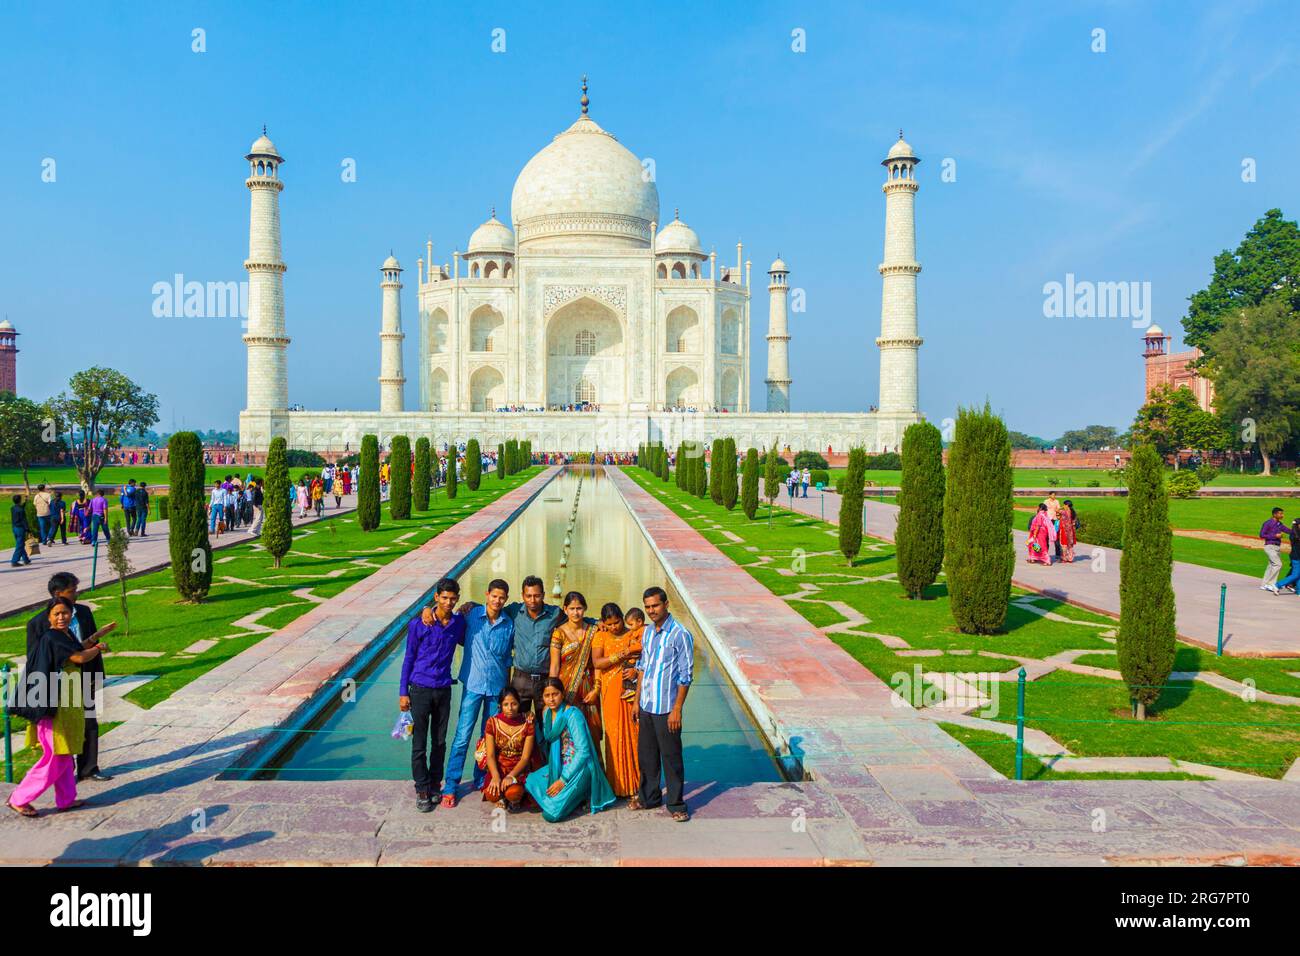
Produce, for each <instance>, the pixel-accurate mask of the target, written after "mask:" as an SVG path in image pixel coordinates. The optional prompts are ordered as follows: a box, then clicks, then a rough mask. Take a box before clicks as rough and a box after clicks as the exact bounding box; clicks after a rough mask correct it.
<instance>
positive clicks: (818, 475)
mask: <svg viewBox="0 0 1300 956" xmlns="http://www.w3.org/2000/svg"><path fill="white" fill-rule="evenodd" d="M812 483H813V484H814V485H816V484H818V483H820V484H821V485H822V487H824V488H829V487H830V484H831V473H830V472H829V471H826V470H824V469H822V468H818V469H816V470H814V471H813V473H812Z"/></svg>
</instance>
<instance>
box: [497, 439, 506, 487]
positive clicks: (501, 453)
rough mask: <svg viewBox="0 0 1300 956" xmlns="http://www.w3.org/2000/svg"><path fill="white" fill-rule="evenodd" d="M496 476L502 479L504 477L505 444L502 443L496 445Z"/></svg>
mask: <svg viewBox="0 0 1300 956" xmlns="http://www.w3.org/2000/svg"><path fill="white" fill-rule="evenodd" d="M497 477H498V478H500V479H501V480H502V481H504V480H505V478H506V446H505V444H504V443H503V444H500V445H497Z"/></svg>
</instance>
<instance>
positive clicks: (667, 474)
mask: <svg viewBox="0 0 1300 956" xmlns="http://www.w3.org/2000/svg"><path fill="white" fill-rule="evenodd" d="M659 477H660V478H661V479H662V480H663V481H664V482H665V483H666V482H667V481H668V479H669V478H671V477H672V471H671V470H670V469H669V467H668V449H667V448H665V447H664V446H663V445H660V446H659Z"/></svg>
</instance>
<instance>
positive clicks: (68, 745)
mask: <svg viewBox="0 0 1300 956" xmlns="http://www.w3.org/2000/svg"><path fill="white" fill-rule="evenodd" d="M79 583H80V582H79V581H78V580H77V576H76V575H74V574H70V573H68V572H66V571H60V572H59V573H58V574H55V575H53V576H51V577H50V580H49V585H48V588H49V594H50V599H49V601H48V603H47V604H46V606H45V607H44V608H43V609H42V610H41V611H40V612H38V613H37V614H36V615H35V616H34V617H33V618H32V619H31V620H29V621H28V622H27V663H26V666H25V667H24V669H23V674H22V678H21V679H20V682H19V683H18V684H16V685H14V686H13V687H12V688H11V691H10V693H11V698H10V701H9V711H10V713H12V714H15V715H16V716H19V717H22V718H24V719H25V720H26V721H27V746H29V747H40V750H41V756H40V759H39V760H37V761H36V763H35V764H34V765H33V766H32V768H31V769H30V770H28V771H27V773H26V775H25V776H24V777H23V779H22V781H21V782H20V783H19V784H18V786H17V787H16V788H15V789H14V790H13V792H12V793H10V794H9V800H8V806H9V809H10V810H12V811H13V812H14V813H16V814H18V815H19V816H21V817H28V818H32V817H37V816H39V815H40V814H39V812H38V811H37V809H36V808H35V807H33V806H32V803H33V801H35V800H36V799H37V798H38V797H40V796H41V795H42V794H43V793H45V791H47V790H49V789H50V788H51V787H53V788H54V805H55V807H56V809H57V810H60V811H63V810H75V809H76V808H77V807H80V806H83V805H84V804H85V802H86V801H84V800H79V799H78V798H77V784H78V783H80V782H81V781H83V780H110V779H112V778H111V777H110V776H109V775H108V774H106V773H104V772H103V771H101V770H100V768H99V719H98V712H97V710H96V697H97V695H98V692H99V691H100V690H101V689H102V688H103V681H104V662H103V654H104V652H105V651H107V650H108V645H107V644H105V643H104V638H105V637H107V636H108V635H109V634H110V633H112V631H113V630H114V629H115V628H116V627H117V623H116V622H114V623H112V624H108V625H106V626H105V627H103V628H97V627H96V626H95V615H94V613H93V612H92V611H91V609H90V607H89V606H87V605H85V604H78V603H77V587H78V584H79Z"/></svg>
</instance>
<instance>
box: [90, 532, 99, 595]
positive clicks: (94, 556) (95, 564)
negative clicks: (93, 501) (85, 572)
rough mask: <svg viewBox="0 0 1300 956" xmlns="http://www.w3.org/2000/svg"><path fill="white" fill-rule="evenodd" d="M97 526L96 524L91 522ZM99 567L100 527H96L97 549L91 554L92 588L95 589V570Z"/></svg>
mask: <svg viewBox="0 0 1300 956" xmlns="http://www.w3.org/2000/svg"><path fill="white" fill-rule="evenodd" d="M91 527H92V528H95V526H94V524H93V523H92V524H91ZM98 567H99V529H98V528H95V551H94V553H93V554H91V556H90V589H91V590H92V591H93V590H95V570H96V569H97V568H98Z"/></svg>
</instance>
